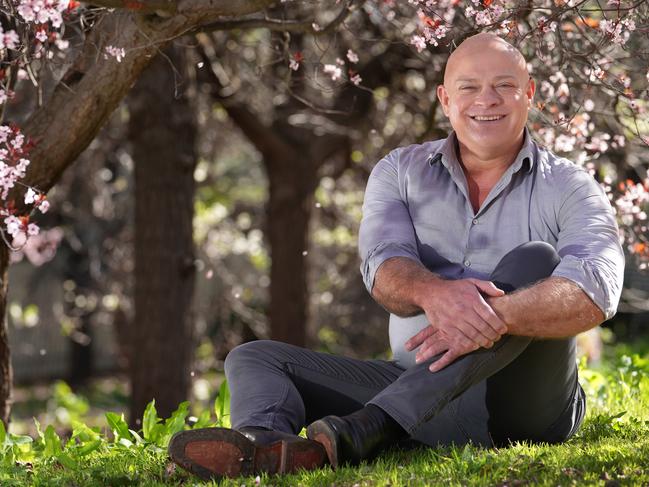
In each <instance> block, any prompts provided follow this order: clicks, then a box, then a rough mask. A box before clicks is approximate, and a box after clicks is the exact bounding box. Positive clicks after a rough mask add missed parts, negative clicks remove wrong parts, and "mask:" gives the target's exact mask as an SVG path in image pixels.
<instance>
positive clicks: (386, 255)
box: [361, 242, 421, 294]
mask: <svg viewBox="0 0 649 487" xmlns="http://www.w3.org/2000/svg"><path fill="white" fill-rule="evenodd" d="M392 257H407V258H408V259H412V260H414V261H416V262H421V260H420V259H419V253H418V252H417V249H415V248H414V247H413V246H412V245H411V244H404V243H401V242H381V243H380V244H378V245H377V246H376V247H374V248H373V249H371V250H370V251H369V252H368V253H367V257H365V259H363V262H362V263H361V274H362V275H363V282H364V283H365V288H366V289H367V291H368V292H369V293H370V294H372V288H373V287H374V277H375V276H376V271H378V270H379V267H380V266H381V264H383V262H385V261H386V260H388V259H391V258H392Z"/></svg>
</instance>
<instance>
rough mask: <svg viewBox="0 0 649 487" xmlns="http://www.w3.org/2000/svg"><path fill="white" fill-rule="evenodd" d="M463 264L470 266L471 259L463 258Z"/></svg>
mask: <svg viewBox="0 0 649 487" xmlns="http://www.w3.org/2000/svg"><path fill="white" fill-rule="evenodd" d="M464 265H465V266H466V267H471V261H470V260H468V259H467V260H465V261H464Z"/></svg>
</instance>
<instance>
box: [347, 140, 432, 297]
mask: <svg viewBox="0 0 649 487" xmlns="http://www.w3.org/2000/svg"><path fill="white" fill-rule="evenodd" d="M399 153H400V149H396V150H394V151H392V152H391V153H390V154H388V155H387V156H386V157H385V158H383V159H381V160H380V161H379V162H378V164H377V165H376V166H375V167H374V169H373V171H372V173H371V174H370V177H369V180H368V182H367V188H366V189H365V198H364V200H363V218H362V220H361V226H360V230H359V238H358V247H359V253H360V258H361V274H362V275H363V282H364V283H365V287H366V288H367V290H368V291H369V292H370V293H371V292H372V288H373V287H374V278H375V275H376V271H377V270H378V268H379V267H380V266H381V264H382V263H383V262H385V261H386V260H387V259H389V258H391V257H408V258H410V259H413V260H416V261H418V262H421V260H420V258H419V253H418V251H417V241H416V238H415V231H414V228H413V225H412V219H411V217H410V213H409V212H408V206H407V203H406V201H405V198H404V196H403V194H402V190H401V188H400V174H399Z"/></svg>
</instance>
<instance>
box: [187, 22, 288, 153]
mask: <svg viewBox="0 0 649 487" xmlns="http://www.w3.org/2000/svg"><path fill="white" fill-rule="evenodd" d="M196 38H197V40H198V46H197V52H198V54H199V56H200V57H201V59H202V61H203V62H204V63H205V67H206V68H207V69H203V70H201V71H200V72H201V73H205V75H206V76H208V77H209V81H210V85H211V86H212V88H213V89H212V90H211V94H212V96H213V97H214V98H215V99H216V100H218V101H219V103H221V105H223V108H225V110H226V111H227V112H228V115H229V117H230V118H231V119H232V121H233V122H234V123H235V124H236V125H237V126H238V127H239V129H241V131H242V132H243V133H244V134H245V136H246V137H247V138H248V140H250V142H252V143H253V145H254V146H255V147H256V148H257V150H258V151H259V152H261V153H262V155H263V156H264V159H273V158H277V157H279V156H280V155H281V154H286V153H287V152H290V151H291V150H292V148H291V147H290V146H289V145H288V144H286V143H285V142H284V141H283V140H282V139H281V138H280V137H279V136H278V135H277V134H275V133H274V132H273V130H272V128H271V127H269V126H267V125H264V124H263V123H262V122H261V121H260V120H259V117H258V116H257V115H256V114H254V113H253V112H252V111H251V110H250V109H249V108H248V107H247V106H246V105H245V104H244V103H241V102H236V101H234V98H233V97H226V96H222V95H221V94H220V90H221V89H222V88H223V84H222V83H221V80H220V79H219V77H218V76H217V75H216V73H215V72H214V68H213V67H212V59H213V58H214V57H215V56H216V53H215V50H214V46H213V44H212V41H211V39H210V38H209V36H207V35H205V34H199V35H197V36H196Z"/></svg>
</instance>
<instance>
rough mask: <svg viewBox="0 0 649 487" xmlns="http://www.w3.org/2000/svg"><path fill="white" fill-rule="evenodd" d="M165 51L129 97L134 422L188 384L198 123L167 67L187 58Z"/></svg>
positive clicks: (165, 410)
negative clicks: (132, 192)
mask: <svg viewBox="0 0 649 487" xmlns="http://www.w3.org/2000/svg"><path fill="white" fill-rule="evenodd" d="M164 54H165V56H166V58H165V57H162V56H158V57H157V58H156V60H154V61H153V62H152V64H151V65H150V66H149V67H148V68H147V69H146V70H145V72H144V73H143V74H142V76H141V78H140V80H139V81H138V83H137V84H136V86H135V88H134V89H133V93H132V94H131V96H130V98H129V107H130V121H129V134H130V135H129V139H130V141H131V143H132V144H133V159H134V161H135V323H134V324H133V327H134V330H133V331H134V342H133V344H132V353H131V365H130V376H131V385H132V393H131V416H130V417H131V423H134V422H135V420H136V419H138V418H141V417H142V413H143V412H144V408H145V406H146V404H147V403H148V402H149V401H151V400H152V399H155V400H156V408H157V410H158V412H159V414H161V415H162V416H165V417H167V416H169V415H170V413H171V412H172V411H173V410H174V409H175V408H176V407H177V406H178V403H180V402H181V401H184V400H186V399H187V396H188V392H189V386H190V382H191V377H190V366H191V355H192V354H191V351H192V348H193V347H192V325H193V322H192V319H191V302H192V296H193V291H194V274H195V273H194V246H193V240H192V217H193V204H194V166H195V160H196V155H195V151H194V143H195V138H196V125H195V122H194V119H193V116H194V113H193V110H192V107H191V103H190V101H189V99H188V96H187V94H186V90H185V86H180V87H177V86H176V82H177V81H179V80H176V79H174V78H175V77H176V76H175V74H174V69H173V67H172V66H171V64H172V63H173V65H174V66H175V67H176V68H177V69H179V70H181V72H182V71H183V68H182V67H183V64H184V60H183V58H184V56H183V54H182V52H181V50H180V48H179V47H176V46H170V47H169V48H167V49H166V50H165V51H164ZM176 88H177V89H176ZM174 90H176V91H177V93H178V94H177V96H176V97H175V98H174V97H173V96H172V94H173V93H174Z"/></svg>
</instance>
